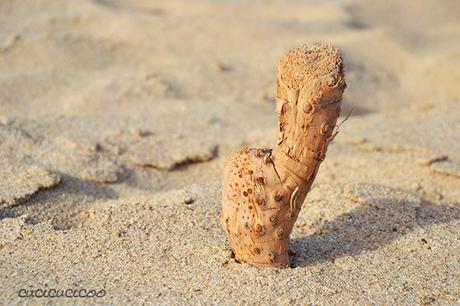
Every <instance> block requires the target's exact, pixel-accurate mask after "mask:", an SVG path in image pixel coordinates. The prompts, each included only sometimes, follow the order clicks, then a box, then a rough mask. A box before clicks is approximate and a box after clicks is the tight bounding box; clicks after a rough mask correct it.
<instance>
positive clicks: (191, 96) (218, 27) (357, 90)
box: [0, 0, 460, 305]
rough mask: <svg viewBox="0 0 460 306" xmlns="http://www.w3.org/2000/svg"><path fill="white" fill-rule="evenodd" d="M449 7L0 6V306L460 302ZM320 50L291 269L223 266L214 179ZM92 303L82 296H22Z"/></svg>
mask: <svg viewBox="0 0 460 306" xmlns="http://www.w3.org/2000/svg"><path fill="white" fill-rule="evenodd" d="M459 16H460V2H459V1H455V0H452V1H442V2H439V1H435V0H431V1H430V0H420V1H396V0H394V1H359V0H348V1H327V2H323V1H290V2H284V1H278V0H273V1H262V0H258V1H251V2H250V3H246V2H243V1H211V0H209V1H204V0H203V1H193V2H191V1H186V0H170V1H147V0H136V1H128V0H119V1H109V0H93V1H91V0H79V1H53V0H39V1H36V0H24V1H10V0H4V1H1V2H0V262H1V266H0V304H4V305H11V304H17V303H24V302H29V303H32V304H42V303H44V304H59V305H61V304H83V303H84V304H87V303H99V304H142V303H148V304H186V303H187V304H198V305H200V304H202V305H204V304H206V305H209V304H228V305H235V304H253V303H257V304H442V305H455V304H458V303H460V252H459V250H460V86H459V85H460V18H459ZM305 42H329V43H331V44H333V45H334V46H337V47H338V48H340V50H341V51H342V53H343V56H344V59H345V68H346V79H347V83H348V88H347V90H346V91H345V96H344V101H343V111H342V117H341V118H339V121H342V120H343V119H344V118H345V116H346V115H347V114H348V113H349V111H350V110H351V109H353V112H352V114H351V116H350V118H349V119H348V120H347V121H346V122H344V123H343V125H342V126H341V127H340V134H339V135H338V136H337V137H336V138H335V140H334V142H333V143H332V144H331V145H330V147H329V151H328V156H327V158H326V160H325V161H324V163H323V164H322V166H321V168H320V171H319V173H318V176H317V178H316V181H315V183H314V185H313V186H314V187H313V189H312V191H311V192H310V194H309V195H308V196H307V198H306V200H305V202H304V204H303V209H302V211H301V213H300V215H299V219H298V220H297V223H296V226H295V228H294V232H293V234H292V237H291V247H290V249H291V254H292V255H291V261H292V268H288V269H282V270H277V269H258V268H255V267H252V266H249V265H245V264H239V263H237V262H236V261H235V260H234V258H233V257H232V253H231V250H230V248H229V245H228V242H227V239H226V236H225V233H224V231H223V229H222V228H221V226H220V220H219V217H220V209H221V185H220V184H221V183H220V177H221V171H222V167H223V164H224V162H225V159H226V157H227V156H228V155H229V154H230V152H231V151H233V150H235V149H236V148H239V147H240V146H242V145H248V146H251V147H262V148H268V147H271V145H272V144H273V142H274V141H275V133H276V128H277V126H276V125H277V118H276V113H275V112H274V109H275V105H274V96H275V72H276V71H275V68H276V64H277V61H278V58H279V57H280V56H281V55H282V54H283V53H284V52H285V51H286V50H287V49H289V48H291V47H295V46H298V45H300V44H302V43H305ZM53 288H54V289H67V288H71V289H82V288H83V289H87V290H90V289H95V290H104V291H105V295H104V296H103V297H100V298H65V297H64V298H39V297H34V298H32V297H30V298H22V297H20V294H19V292H20V290H21V289H24V290H28V292H31V291H32V290H36V289H48V290H49V289H53Z"/></svg>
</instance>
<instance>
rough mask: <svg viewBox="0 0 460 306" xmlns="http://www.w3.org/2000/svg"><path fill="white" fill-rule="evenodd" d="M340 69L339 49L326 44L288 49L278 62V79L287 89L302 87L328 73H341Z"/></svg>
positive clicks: (341, 65) (341, 66) (340, 57)
mask: <svg viewBox="0 0 460 306" xmlns="http://www.w3.org/2000/svg"><path fill="white" fill-rule="evenodd" d="M342 70H343V64H342V56H341V54H340V51H339V50H338V49H336V48H334V47H332V46H328V45H326V44H320V45H307V44H305V45H302V46H300V47H297V48H293V49H290V50H289V51H288V52H287V53H286V54H285V55H283V56H282V57H281V58H280V61H279V63H278V73H279V77H280V80H281V82H282V83H283V85H284V86H286V87H287V88H289V89H300V88H303V87H305V86H306V85H308V84H309V83H311V82H312V81H314V80H316V79H320V78H322V77H324V76H327V75H329V74H332V73H336V74H341V73H342Z"/></svg>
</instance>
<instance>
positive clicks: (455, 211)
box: [290, 198, 460, 267]
mask: <svg viewBox="0 0 460 306" xmlns="http://www.w3.org/2000/svg"><path fill="white" fill-rule="evenodd" d="M368 202H369V203H368V204H364V205H363V206H360V207H359V208H356V209H355V210H353V211H351V212H348V213H346V214H342V215H340V216H339V217H337V218H336V219H334V220H332V221H328V222H326V223H325V224H324V225H323V226H322V227H321V228H320V229H319V230H317V232H316V233H315V234H313V235H310V236H305V237H297V238H294V239H292V240H291V246H290V250H291V251H292V252H293V253H294V255H293V256H291V266H292V267H306V266H309V265H313V264H316V263H320V262H324V261H332V262H333V261H334V260H335V259H336V258H338V257H342V256H350V255H358V254H360V253H362V252H365V251H372V250H376V249H378V248H379V247H381V246H384V245H387V244H389V243H391V242H392V241H394V240H396V239H398V238H400V237H403V236H405V235H407V234H408V233H409V232H411V231H413V230H415V229H417V228H420V227H426V226H429V225H431V224H440V223H448V222H451V221H454V220H457V219H460V208H455V207H451V206H442V205H435V204H433V203H431V202H429V201H426V200H423V199H422V200H421V201H418V202H412V201H402V200H399V201H398V200H395V199H394V198H371V199H369V201H368ZM420 243H423V244H426V245H427V247H429V244H430V242H429V241H427V240H426V239H423V238H422V239H421V241H420Z"/></svg>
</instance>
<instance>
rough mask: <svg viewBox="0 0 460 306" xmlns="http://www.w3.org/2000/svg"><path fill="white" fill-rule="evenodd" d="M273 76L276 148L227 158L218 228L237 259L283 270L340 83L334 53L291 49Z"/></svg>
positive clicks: (336, 109) (321, 48)
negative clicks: (274, 86) (274, 81)
mask: <svg viewBox="0 0 460 306" xmlns="http://www.w3.org/2000/svg"><path fill="white" fill-rule="evenodd" d="M277 70H278V71H277V82H276V93H277V101H276V103H277V107H276V111H277V112H278V119H279V131H278V138H277V141H276V144H275V146H274V148H273V150H262V149H253V148H242V149H240V150H238V151H236V152H234V153H233V154H232V155H231V156H230V157H229V159H228V160H227V162H226V164H225V167H224V173H223V184H222V188H223V194H222V206H223V207H222V215H221V222H222V225H223V227H224V229H225V231H226V233H227V236H228V238H229V241H230V245H231V247H232V249H233V252H234V254H235V259H236V260H237V261H239V262H245V263H248V264H251V265H254V266H258V267H277V268H285V267H289V256H288V249H289V236H290V234H291V232H292V229H293V227H294V223H295V221H296V219H297V216H298V214H299V212H300V209H301V207H302V203H303V201H304V200H305V197H306V195H307V193H308V191H309V190H310V188H311V185H312V184H313V181H314V179H315V176H316V173H317V172H318V168H319V165H320V164H321V162H322V161H323V160H324V158H325V157H326V151H327V147H328V145H329V143H330V142H331V141H332V139H333V138H334V137H335V135H336V134H337V132H335V131H334V130H335V127H336V123H337V118H338V117H339V115H340V104H341V100H342V94H343V91H344V89H345V87H346V84H345V79H344V71H343V64H342V57H341V55H340V52H339V51H338V50H337V49H335V48H333V47H330V46H325V45H304V46H301V47H299V48H294V49H291V50H289V51H288V52H287V53H286V54H285V55H284V56H282V57H281V59H280V61H279V64H278V69H277Z"/></svg>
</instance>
